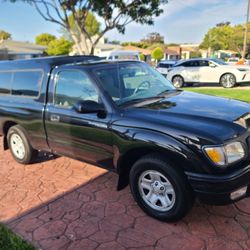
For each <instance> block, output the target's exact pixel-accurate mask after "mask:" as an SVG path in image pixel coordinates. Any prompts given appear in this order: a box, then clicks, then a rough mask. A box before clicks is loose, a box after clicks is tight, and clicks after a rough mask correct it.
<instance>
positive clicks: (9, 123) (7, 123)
mask: <svg viewBox="0 0 250 250" xmlns="http://www.w3.org/2000/svg"><path fill="white" fill-rule="evenodd" d="M16 125H18V124H17V123H16V122H14V121H5V122H4V124H3V127H2V130H3V147H4V150H7V149H8V148H9V145H8V141H7V134H8V131H9V129H10V128H11V127H13V126H16Z"/></svg>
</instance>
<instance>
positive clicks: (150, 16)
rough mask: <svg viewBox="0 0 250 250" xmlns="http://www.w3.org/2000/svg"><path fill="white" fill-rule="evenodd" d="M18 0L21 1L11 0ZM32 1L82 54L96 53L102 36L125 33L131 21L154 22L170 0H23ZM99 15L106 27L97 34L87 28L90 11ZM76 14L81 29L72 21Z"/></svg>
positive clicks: (75, 20) (14, 0) (13, 0)
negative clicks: (93, 35)
mask: <svg viewBox="0 0 250 250" xmlns="http://www.w3.org/2000/svg"><path fill="white" fill-rule="evenodd" d="M9 1H11V2H17V1H18V0H9ZM23 1H25V2H28V3H30V4H32V5H33V6H34V7H35V8H36V10H37V11H38V13H39V14H40V15H41V16H42V17H43V18H44V19H45V20H46V21H50V22H53V23H56V24H58V25H60V26H61V27H63V28H64V29H66V30H67V31H68V32H69V34H70V36H71V37H72V40H73V41H74V43H75V45H76V47H77V50H78V53H79V54H93V52H94V49H95V47H96V45H97V44H98V42H99V41H100V39H101V38H102V37H103V36H104V35H105V34H106V33H107V32H108V31H110V30H112V29H116V30H117V31H118V32H120V33H124V32H125V29H126V26H127V25H128V24H129V23H131V22H136V23H140V24H147V25H152V24H153V23H154V17H157V16H159V15H160V14H161V13H162V12H163V8H162V7H163V4H166V3H167V2H168V0H128V1H124V0H53V1H47V0H23ZM90 12H91V13H93V14H95V15H97V16H98V17H99V18H100V19H101V20H102V24H103V27H102V29H101V30H100V32H98V34H97V35H96V37H94V38H93V37H92V33H91V32H90V31H89V30H87V28H86V27H87V26H86V22H88V21H87V16H88V14H89V13H90ZM70 16H72V18H73V20H74V23H75V28H76V30H77V32H76V31H75V30H74V29H72V27H71V24H70Z"/></svg>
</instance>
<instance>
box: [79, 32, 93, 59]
mask: <svg viewBox="0 0 250 250" xmlns="http://www.w3.org/2000/svg"><path fill="white" fill-rule="evenodd" d="M80 41H81V46H82V50H84V52H85V55H89V54H90V51H89V44H88V41H87V39H86V36H85V34H84V33H83V32H81V33H80ZM89 42H90V43H91V41H89Z"/></svg>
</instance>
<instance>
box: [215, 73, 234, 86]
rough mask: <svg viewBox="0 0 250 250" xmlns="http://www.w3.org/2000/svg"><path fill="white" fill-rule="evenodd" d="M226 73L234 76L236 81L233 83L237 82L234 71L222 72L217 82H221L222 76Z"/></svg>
mask: <svg viewBox="0 0 250 250" xmlns="http://www.w3.org/2000/svg"><path fill="white" fill-rule="evenodd" d="M226 74H231V75H233V76H234V78H235V81H236V83H235V84H237V82H238V79H237V76H236V74H235V73H234V72H228V71H227V72H224V73H223V74H221V76H220V78H219V83H220V84H221V78H222V77H223V76H224V75H226Z"/></svg>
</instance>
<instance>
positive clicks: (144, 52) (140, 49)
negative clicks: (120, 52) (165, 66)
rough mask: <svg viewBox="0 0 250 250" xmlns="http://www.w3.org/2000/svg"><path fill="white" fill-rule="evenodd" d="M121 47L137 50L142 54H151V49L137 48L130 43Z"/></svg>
mask: <svg viewBox="0 0 250 250" xmlns="http://www.w3.org/2000/svg"><path fill="white" fill-rule="evenodd" d="M123 49H124V50H130V51H137V52H139V53H142V54H144V55H151V50H149V49H142V48H138V47H136V46H132V45H128V46H125V47H123Z"/></svg>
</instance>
